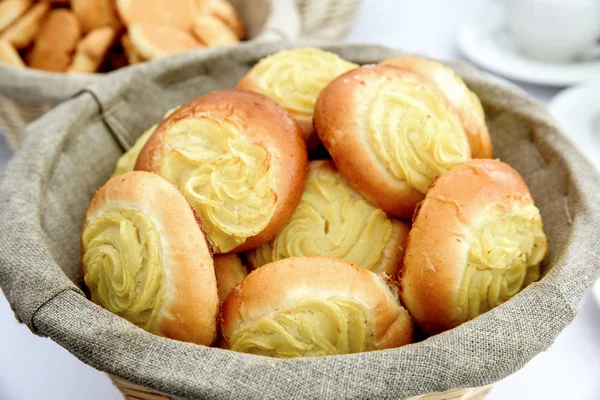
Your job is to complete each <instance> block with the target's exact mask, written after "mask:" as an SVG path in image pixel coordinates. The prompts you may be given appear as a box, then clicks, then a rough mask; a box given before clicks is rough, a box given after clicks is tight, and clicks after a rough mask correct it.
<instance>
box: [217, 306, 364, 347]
mask: <svg viewBox="0 0 600 400" xmlns="http://www.w3.org/2000/svg"><path fill="white" fill-rule="evenodd" d="M228 342H229V346H230V348H231V350H233V351H239V352H244V353H252V354H260V355H264V356H271V357H280V358H291V357H315V356H325V355H334V354H348V353H358V352H362V351H368V350H371V349H372V344H371V341H370V340H369V329H368V325H367V319H366V316H365V310H364V308H363V306H361V305H360V304H359V303H358V302H356V301H354V300H351V299H348V298H344V297H330V298H328V299H325V298H321V297H316V296H307V297H303V298H300V299H299V300H298V301H297V303H296V305H295V307H294V308H293V309H291V310H285V311H279V312H277V313H275V314H273V315H265V316H263V317H262V318H260V319H259V320H258V321H256V322H254V323H252V324H251V325H250V326H248V327H245V328H243V329H240V330H238V331H236V332H234V333H233V335H232V336H231V337H230V338H228Z"/></svg>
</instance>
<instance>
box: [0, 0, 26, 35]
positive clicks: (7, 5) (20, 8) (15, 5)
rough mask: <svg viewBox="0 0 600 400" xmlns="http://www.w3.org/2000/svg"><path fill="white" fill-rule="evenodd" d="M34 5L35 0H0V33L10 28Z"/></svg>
mask: <svg viewBox="0 0 600 400" xmlns="http://www.w3.org/2000/svg"><path fill="white" fill-rule="evenodd" d="M32 5H33V0H4V1H1V2H0V33H1V32H2V31H4V30H5V29H6V28H8V27H9V26H10V25H11V24H12V23H13V22H15V21H16V20H17V19H19V17H20V16H21V15H23V14H25V11H27V10H28V9H29V7H31V6H32Z"/></svg>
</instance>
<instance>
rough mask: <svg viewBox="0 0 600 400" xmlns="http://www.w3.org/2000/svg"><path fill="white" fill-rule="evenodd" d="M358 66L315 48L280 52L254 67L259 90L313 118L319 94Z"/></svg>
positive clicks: (289, 107) (292, 111)
mask: <svg viewBox="0 0 600 400" xmlns="http://www.w3.org/2000/svg"><path fill="white" fill-rule="evenodd" d="M357 66H358V65H356V64H354V63H351V62H348V61H346V60H343V59H342V58H340V57H339V56H337V55H336V54H333V53H329V52H326V51H322V50H319V49H314V48H300V49H293V50H286V51H280V52H278V53H276V54H273V55H271V56H269V57H266V58H264V59H262V60H261V61H260V62H259V63H258V64H257V65H256V66H255V67H254V75H255V76H256V77H257V81H258V92H259V93H261V94H263V95H265V96H267V97H270V98H271V99H273V100H275V101H276V102H278V103H279V104H281V105H282V106H283V107H285V108H286V109H287V110H288V111H290V112H291V113H292V114H293V115H295V116H308V117H312V114H313V112H314V108H315V103H316V101H317V97H319V94H320V93H321V90H323V88H324V87H325V86H327V85H328V84H329V83H330V82H331V81H332V80H333V79H335V78H337V77H338V76H339V75H341V74H343V73H344V72H346V71H349V70H351V69H353V68H356V67H357Z"/></svg>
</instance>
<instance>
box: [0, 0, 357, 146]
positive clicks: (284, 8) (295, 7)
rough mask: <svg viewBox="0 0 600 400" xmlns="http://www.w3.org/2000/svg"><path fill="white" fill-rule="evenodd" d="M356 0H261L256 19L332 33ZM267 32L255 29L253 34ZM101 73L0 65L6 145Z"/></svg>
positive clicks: (282, 32)
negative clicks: (263, 12)
mask: <svg viewBox="0 0 600 400" xmlns="http://www.w3.org/2000/svg"><path fill="white" fill-rule="evenodd" d="M230 1H231V3H232V4H234V5H235V6H236V8H238V10H240V11H241V12H240V14H241V15H242V16H243V17H245V15H244V13H243V11H244V10H245V9H246V7H247V9H248V10H250V11H253V12H254V11H256V9H257V8H261V7H262V6H261V5H260V4H259V2H257V1H256V0H230ZM359 1H360V0H266V1H265V2H263V3H268V5H267V7H271V10H270V11H271V15H270V18H271V20H270V21H262V20H261V21H260V23H262V24H264V23H268V24H269V29H270V30H271V32H270V33H275V35H270V36H269V37H268V38H269V39H273V38H276V39H277V38H278V39H281V38H284V39H298V37H300V38H308V39H336V38H340V37H342V36H344V35H345V34H346V33H347V32H348V29H350V26H351V24H352V21H353V19H354V16H355V14H356V10H357V8H358V3H359ZM288 3H289V6H288ZM275 9H277V10H275ZM274 14H276V15H274ZM290 14H293V15H290ZM294 18H295V19H296V21H294V22H295V23H297V22H298V21H297V20H299V23H300V31H299V32H297V30H296V29H294V28H295V26H294V28H290V26H291V25H295V23H290V22H289V20H290V19H294ZM260 23H259V24H260ZM250 25H251V24H250ZM249 28H250V29H251V31H250V35H251V36H255V34H256V33H258V31H260V28H262V27H259V28H256V27H252V26H249ZM252 31H255V32H252ZM262 33H264V32H262ZM265 38H266V37H265V35H259V36H258V37H257V38H256V39H257V40H261V39H265ZM101 78H102V75H100V74H69V75H65V74H57V73H47V72H43V71H35V70H30V69H19V68H16V67H10V66H5V65H0V132H3V133H4V135H5V137H6V141H7V143H8V145H9V146H10V147H11V148H12V149H16V148H17V147H18V146H19V143H20V142H21V140H22V138H23V135H24V132H25V127H26V126H27V125H28V124H29V123H30V122H32V121H33V120H35V119H37V118H39V117H40V116H41V115H43V114H44V113H46V112H47V111H48V110H50V109H51V108H52V107H54V106H55V105H57V104H58V103H60V102H61V101H63V100H65V99H67V98H69V97H71V96H73V95H75V94H76V93H77V92H79V91H80V90H82V89H83V88H85V87H87V86H88V85H90V83H93V82H97V81H99V80H100V79H101Z"/></svg>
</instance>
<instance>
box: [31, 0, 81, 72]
mask: <svg viewBox="0 0 600 400" xmlns="http://www.w3.org/2000/svg"><path fill="white" fill-rule="evenodd" d="M79 39H81V28H80V27H79V22H78V21H77V17H75V14H73V12H71V11H69V10H65V9H63V8H59V9H56V10H53V11H51V12H50V13H49V14H48V17H47V18H46V20H45V21H44V23H43V24H42V27H41V28H40V31H39V33H38V35H37V37H36V39H35V44H34V46H33V50H32V51H31V55H30V59H29V66H30V67H32V68H37V69H43V70H46V71H55V72H65V71H66V70H67V68H69V66H70V65H71V63H72V62H73V53H74V52H75V48H76V47H77V43H78V42H79Z"/></svg>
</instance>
